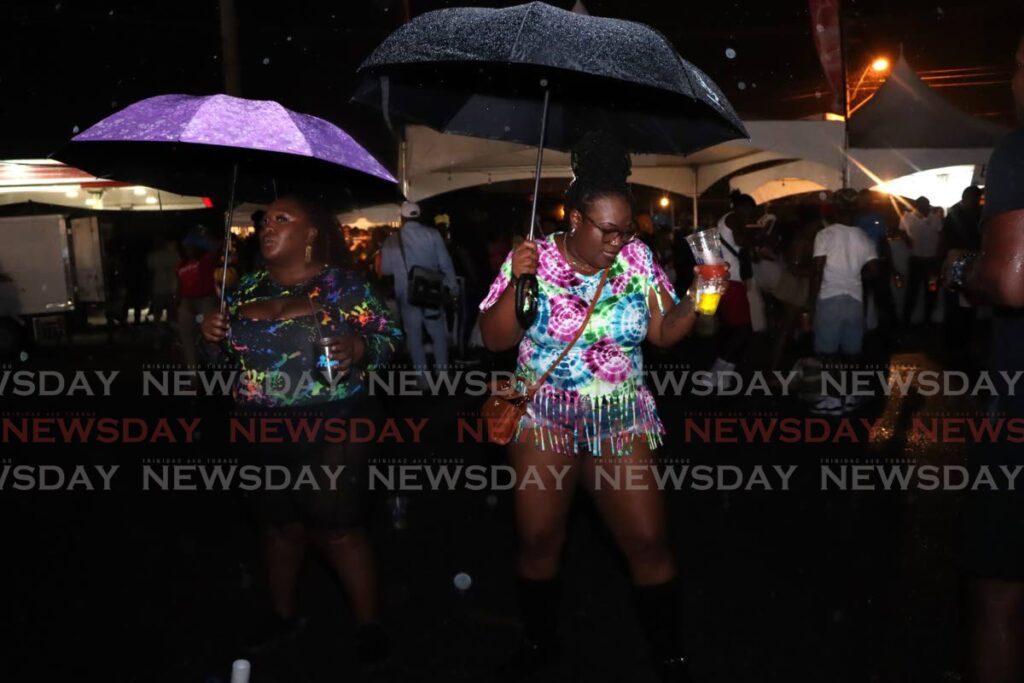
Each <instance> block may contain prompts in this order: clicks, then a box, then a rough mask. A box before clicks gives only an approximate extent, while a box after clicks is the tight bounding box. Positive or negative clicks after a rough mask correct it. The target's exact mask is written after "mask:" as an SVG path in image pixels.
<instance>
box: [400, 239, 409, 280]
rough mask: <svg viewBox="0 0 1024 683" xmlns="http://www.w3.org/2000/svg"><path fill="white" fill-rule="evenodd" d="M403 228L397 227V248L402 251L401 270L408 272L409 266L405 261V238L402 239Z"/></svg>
mask: <svg viewBox="0 0 1024 683" xmlns="http://www.w3.org/2000/svg"><path fill="white" fill-rule="evenodd" d="M404 229H405V228H399V229H398V250H399V251H400V252H402V270H404V271H405V272H409V266H408V264H406V262H405V240H403V239H402V230H404Z"/></svg>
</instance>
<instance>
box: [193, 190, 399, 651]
mask: <svg viewBox="0 0 1024 683" xmlns="http://www.w3.org/2000/svg"><path fill="white" fill-rule="evenodd" d="M259 240H260V253H261V255H262V257H263V260H264V261H265V267H264V268H263V269H261V270H258V271H256V272H254V273H250V274H248V275H246V276H244V277H243V278H242V279H241V280H240V281H239V283H238V286H237V287H236V288H235V289H234V290H233V291H232V292H230V293H229V295H228V297H227V312H226V313H211V314H207V315H206V316H205V317H204V319H203V322H202V334H203V338H204V339H205V340H206V342H207V343H208V346H210V347H211V348H212V350H214V351H215V352H219V356H220V357H221V358H223V359H226V360H227V361H228V362H229V363H230V364H231V365H232V366H234V367H237V368H239V369H241V370H242V372H241V373H239V380H238V383H237V385H236V386H235V389H234V396H235V402H236V409H237V410H238V411H239V412H241V413H244V414H246V415H254V416H257V418H258V417H260V416H265V415H267V414H268V413H269V414H271V415H272V416H273V417H275V418H281V417H284V418H290V419H292V420H293V421H302V420H309V419H311V418H313V419H315V418H321V417H322V418H336V417H342V418H347V417H351V416H353V415H360V416H367V415H368V414H371V413H372V412H373V411H372V407H373V406H372V404H371V402H370V400H369V399H368V398H367V389H366V371H368V370H372V369H373V368H375V367H378V366H380V365H381V364H383V363H385V362H386V361H387V359H388V357H389V356H390V354H391V353H392V351H393V350H394V347H395V343H396V342H397V340H398V339H399V337H400V336H401V332H400V331H399V329H398V327H396V326H395V324H394V323H392V322H391V320H390V319H389V317H388V313H387V309H386V308H385V307H384V305H383V304H382V303H381V302H380V301H379V300H378V299H377V298H376V296H375V295H374V294H373V292H372V290H371V289H370V287H369V285H368V284H367V283H366V282H365V280H363V279H362V278H361V277H360V276H359V275H357V274H356V273H354V272H352V271H350V270H348V269H345V268H341V267H339V266H337V265H334V264H336V263H338V262H339V259H340V257H342V256H343V255H344V247H343V246H342V244H341V232H340V229H339V227H338V225H337V222H336V220H335V218H334V216H333V214H332V213H331V212H330V211H328V210H326V209H325V208H324V207H322V206H320V205H318V204H317V203H316V202H314V201H310V200H308V199H304V198H301V197H297V196H289V197H284V198H281V199H278V200H277V201H275V202H274V203H273V204H271V205H270V206H269V207H268V208H267V211H266V215H265V217H264V220H263V226H262V229H261V230H260V233H259ZM317 433H318V434H319V435H320V436H314V437H312V438H310V439H308V441H309V442H308V443H288V444H286V445H284V446H276V447H275V446H272V445H267V444H257V445H256V446H255V449H254V450H255V454H256V456H257V458H259V460H260V461H261V462H274V463H278V464H283V465H285V466H286V467H288V468H289V469H290V470H291V471H293V472H294V471H296V470H299V469H300V468H308V469H309V470H311V471H313V472H316V473H320V472H326V470H324V469H322V468H334V469H333V471H335V472H338V473H340V475H339V476H337V477H336V479H334V480H332V481H329V482H327V481H318V482H317V483H318V484H320V486H319V487H318V488H317V489H316V490H311V489H310V488H303V489H301V490H296V491H290V490H289V491H260V492H258V493H257V495H255V496H254V501H253V502H254V513H255V516H256V517H257V520H258V522H259V523H260V526H261V533H262V539H263V551H264V553H263V554H264V561H265V564H266V570H267V577H268V581H269V588H270V597H271V603H272V607H273V613H272V614H271V615H270V617H269V618H268V619H267V620H265V622H264V623H262V624H260V625H259V628H258V629H256V630H257V633H255V634H253V637H252V638H250V641H251V642H250V643H249V645H250V649H251V650H259V649H262V648H263V647H266V646H268V645H270V644H273V643H276V642H280V641H282V640H284V639H285V638H287V637H289V636H291V635H294V634H295V633H297V631H298V630H299V629H300V628H301V626H302V624H303V620H302V619H301V618H300V616H299V610H298V600H297V595H296V589H297V583H298V577H299V570H300V568H301V565H302V557H303V550H304V548H305V546H306V543H307V541H311V542H312V543H313V544H314V545H315V546H316V547H317V548H318V549H319V550H320V551H321V552H322V554H323V556H324V557H325V558H326V560H327V561H328V563H329V564H330V566H331V567H332V568H333V570H334V571H335V573H336V574H337V577H338V579H339V580H340V581H341V584H342V585H343V586H344V588H345V592H346V594H347V596H348V598H349V601H350V603H351V605H352V609H353V612H354V613H355V617H356V620H357V621H358V622H359V624H360V628H359V632H358V641H357V649H358V653H359V656H360V658H361V660H363V661H364V662H372V661H375V660H377V659H380V658H381V657H383V656H384V655H385V653H386V651H387V639H386V637H385V635H384V633H383V630H382V628H381V627H380V626H379V624H378V622H377V619H378V614H377V599H376V597H377V579H376V571H375V567H374V559H373V553H372V551H371V548H370V544H369V541H368V539H367V536H366V533H365V531H364V523H365V518H364V517H365V506H364V502H365V501H364V498H365V489H366V487H365V475H366V468H365V464H366V459H367V452H366V449H367V448H368V447H369V446H367V445H356V444H352V443H347V442H345V443H338V444H328V443H324V435H323V430H318V432H317ZM341 467H344V469H339V468H341Z"/></svg>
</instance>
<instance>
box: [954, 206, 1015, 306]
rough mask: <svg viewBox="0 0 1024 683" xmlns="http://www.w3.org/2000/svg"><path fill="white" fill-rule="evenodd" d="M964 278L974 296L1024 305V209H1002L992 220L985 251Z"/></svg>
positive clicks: (983, 246)
mask: <svg viewBox="0 0 1024 683" xmlns="http://www.w3.org/2000/svg"><path fill="white" fill-rule="evenodd" d="M963 280H964V290H965V291H966V292H967V294H968V295H969V296H970V297H971V298H972V299H974V300H979V301H983V302H986V303H990V304H994V305H996V306H1008V307H1010V308H1024V210H1020V211H1009V212H1006V213H1001V214H999V215H998V216H995V217H994V218H992V219H991V220H990V221H989V222H988V224H987V225H986V226H985V230H984V231H983V232H982V237H981V254H980V255H979V256H978V258H977V259H975V261H974V263H973V264H972V265H971V266H970V267H969V269H968V271H967V273H966V274H965V275H964V279H963Z"/></svg>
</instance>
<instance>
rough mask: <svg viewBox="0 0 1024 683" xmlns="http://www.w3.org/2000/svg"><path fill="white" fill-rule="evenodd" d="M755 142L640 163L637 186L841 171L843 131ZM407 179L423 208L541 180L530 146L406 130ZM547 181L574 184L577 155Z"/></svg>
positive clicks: (761, 129) (781, 134)
mask: <svg viewBox="0 0 1024 683" xmlns="http://www.w3.org/2000/svg"><path fill="white" fill-rule="evenodd" d="M746 125H747V130H748V131H749V133H750V140H740V141H735V142H728V143H724V144H721V145H716V146H715V147H712V148H710V149H706V150H703V151H701V152H697V153H696V154H692V155H690V156H687V157H683V156H671V155H658V154H640V155H634V156H633V174H632V176H631V177H630V180H631V182H634V183H638V184H641V185H648V186H651V187H656V188H659V189H662V190H666V191H668V192H675V193H677V194H681V195H684V196H687V197H692V198H694V215H695V216H696V198H697V197H699V196H700V195H701V194H703V193H704V192H705V191H707V189H708V188H710V187H711V186H712V185H714V184H715V183H717V182H718V181H720V180H722V179H723V178H726V177H729V176H731V175H733V174H735V173H736V172H737V171H740V170H742V169H744V168H749V167H751V166H755V165H758V164H765V163H771V162H784V161H791V160H806V161H810V162H814V163H815V164H817V165H820V166H825V167H831V168H839V167H840V166H841V163H842V141H843V126H842V123H837V122H832V121H751V122H748V123H747V124H746ZM403 156H404V164H403V166H404V168H403V173H402V178H403V183H404V188H403V189H404V190H405V194H406V196H407V197H408V198H409V199H410V200H412V201H420V200H422V199H426V198H428V197H433V196H436V195H439V194H442V193H444V192H451V191H453V190H460V189H464V188H467V187H475V186H477V185H486V184H490V183H498V182H503V181H508V180H522V179H529V178H532V177H533V174H534V162H535V159H536V150H535V149H534V148H532V147H529V146H526V145H520V144H515V143H508V142H495V141H493V140H483V139H479V138H470V137H464V136H457V135H443V134H441V133H437V132H435V131H433V130H430V129H429V128H425V127H423V126H409V127H408V128H407V130H406V143H405V148H404V153H403ZM542 176H543V177H545V178H570V177H572V171H571V169H570V167H569V155H568V154H566V153H564V152H556V151H549V152H545V154H544V169H543V173H542Z"/></svg>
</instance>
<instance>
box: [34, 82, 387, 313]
mask: <svg viewBox="0 0 1024 683" xmlns="http://www.w3.org/2000/svg"><path fill="white" fill-rule="evenodd" d="M54 156H55V157H56V158H57V159H59V160H60V161H63V162H64V163H66V164H69V165H71V166H75V167H77V168H81V169H83V170H85V171H88V172H89V173H91V174H93V175H94V176H96V177H98V178H112V179H115V180H121V181H125V182H130V183H137V184H139V185H148V186H151V187H157V188H160V189H163V190H167V191H169V192H176V193H178V194H187V195H203V196H215V197H220V198H227V210H226V212H225V216H224V249H225V253H224V259H225V261H224V262H225V264H226V263H227V261H228V248H229V246H230V240H231V235H230V230H231V211H232V209H233V208H234V205H235V200H236V199H237V200H240V201H252V202H257V203H265V202H269V201H272V200H273V199H274V198H275V197H276V196H277V195H278V193H279V192H287V191H288V190H291V189H300V188H301V189H302V190H304V191H306V192H310V193H313V194H316V195H319V196H321V197H323V198H324V200H325V201H328V202H330V203H331V204H332V205H334V207H335V208H339V209H341V208H352V207H353V206H355V205H357V204H364V203H365V204H376V203H381V202H384V201H394V199H395V198H396V197H397V194H398V191H397V187H396V185H395V183H396V182H397V181H396V180H395V178H394V177H392V175H391V174H390V173H389V172H388V171H387V169H385V168H384V167H383V166H382V165H381V164H380V162H378V161H377V160H376V159H374V158H373V157H372V156H371V155H370V153H369V152H367V151H366V150H365V149H363V148H362V147H361V146H360V145H359V144H358V143H357V142H356V141H355V140H353V139H352V137H351V136H350V135H349V134H348V133H346V132H345V131H343V130H341V129H340V128H338V127H337V126H334V125H333V124H331V123H328V122H327V121H324V120H323V119H319V118H317V117H315V116H309V115H307V114H299V113H297V112H293V111H290V110H288V109H285V108H284V107H282V106H281V105H280V104H278V103H277V102H271V101H264V100H246V99H241V98H238V97H230V96H228V95H211V96H206V97H195V96H189V95H160V96H158V97H151V98H149V99H145V100H142V101H140V102H136V103H135V104H132V105H130V106H128V107H126V108H124V109H122V110H121V111H119V112H117V113H115V114H112V115H111V116H108V117H107V118H105V119H103V120H102V121H100V122H99V123H97V124H96V125H94V126H92V127H91V128H89V129H87V130H85V131H84V132H82V133H80V134H78V135H76V136H75V137H74V138H72V140H71V142H70V143H68V144H67V145H66V146H65V147H64V148H63V149H61V150H60V151H59V152H57V153H56V154H55V155H54ZM227 270H228V269H227V268H226V267H225V268H224V279H222V282H221V308H222V309H223V306H224V293H225V292H224V290H225V286H224V285H225V280H226V275H227Z"/></svg>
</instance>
